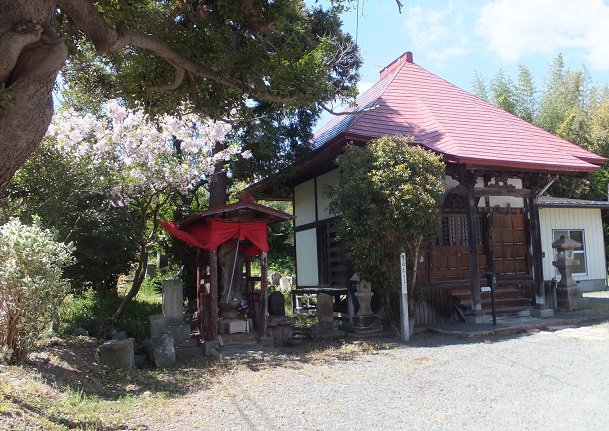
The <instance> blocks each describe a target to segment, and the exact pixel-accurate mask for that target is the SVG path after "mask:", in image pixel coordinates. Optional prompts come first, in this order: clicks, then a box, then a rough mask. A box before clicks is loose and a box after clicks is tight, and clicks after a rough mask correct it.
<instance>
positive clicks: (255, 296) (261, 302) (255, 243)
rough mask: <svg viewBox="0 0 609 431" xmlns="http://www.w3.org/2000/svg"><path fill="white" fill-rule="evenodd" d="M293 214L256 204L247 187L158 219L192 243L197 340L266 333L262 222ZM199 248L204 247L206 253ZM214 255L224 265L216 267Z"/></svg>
mask: <svg viewBox="0 0 609 431" xmlns="http://www.w3.org/2000/svg"><path fill="white" fill-rule="evenodd" d="M293 218H294V217H293V216H292V215H291V214H288V213H285V212H283V211H279V210H276V209H274V208H270V207H267V206H264V205H260V204H257V203H256V202H254V199H253V198H252V196H251V195H250V194H248V193H246V194H244V195H242V196H241V197H240V199H239V201H238V202H236V203H233V204H228V205H224V206H221V207H217V208H212V209H209V210H205V211H201V212H198V213H195V214H193V215H191V216H190V217H188V218H187V219H186V220H184V222H182V223H181V224H180V225H179V226H178V225H175V224H174V223H171V222H161V225H162V226H163V227H164V228H165V229H166V230H167V231H168V232H169V233H170V234H171V235H172V236H174V237H175V238H178V239H180V240H182V241H184V242H186V243H187V244H188V245H190V246H192V247H195V248H196V249H197V278H196V283H197V324H198V328H199V334H200V335H199V336H200V338H201V341H203V342H205V343H209V342H216V341H217V340H219V337H218V336H219V335H220V339H223V340H224V339H227V340H228V339H234V341H235V343H238V342H239V340H242V341H244V342H245V341H250V339H251V338H252V337H253V338H254V339H256V338H257V339H258V341H262V340H264V339H266V338H267V337H268V336H269V334H268V314H267V313H268V275H267V274H268V267H267V253H268V250H269V244H268V240H267V227H268V226H269V225H271V224H274V223H280V222H284V221H287V220H291V219H293ZM203 250H209V259H205V255H204V253H205V252H204V251H203ZM219 256H222V258H221V259H219ZM258 256H259V257H260V276H253V275H252V262H253V261H254V260H255V259H256V257H258ZM219 260H221V261H223V262H224V263H225V265H226V266H223V267H220V265H219ZM227 262H228V264H227ZM244 266H245V272H244V270H243V268H244Z"/></svg>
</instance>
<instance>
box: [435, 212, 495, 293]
mask: <svg viewBox="0 0 609 431" xmlns="http://www.w3.org/2000/svg"><path fill="white" fill-rule="evenodd" d="M477 226H478V233H479V235H478V236H479V238H480V240H479V244H478V245H477V252H478V265H479V268H480V272H481V273H484V272H485V271H486V254H485V252H484V245H483V244H484V243H483V238H484V235H483V234H482V231H481V227H482V222H481V219H480V218H479V217H478V218H477ZM431 255H432V262H431V270H432V279H433V281H443V280H458V279H467V278H468V277H469V241H468V237H467V220H466V217H465V215H464V214H446V215H443V216H442V218H441V220H440V232H439V235H438V238H437V239H436V243H435V244H434V246H433V248H432V253H431Z"/></svg>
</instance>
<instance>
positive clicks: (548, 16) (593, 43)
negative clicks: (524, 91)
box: [476, 0, 609, 70]
mask: <svg viewBox="0 0 609 431" xmlns="http://www.w3.org/2000/svg"><path fill="white" fill-rule="evenodd" d="M476 31H477V33H478V34H479V35H480V36H482V38H483V39H484V40H485V41H486V43H487V46H488V49H489V50H490V51H492V52H494V53H496V54H497V55H498V56H499V57H500V58H502V59H503V60H507V61H518V60H520V59H521V58H523V57H525V56H528V55H533V54H544V55H550V56H551V55H556V54H558V53H559V52H564V51H565V50H568V49H575V50H576V51H577V52H579V53H580V55H582V56H583V57H584V58H585V59H586V60H587V61H588V62H589V63H590V66H591V67H592V68H593V69H596V70H609V55H608V54H609V52H608V45H609V5H606V4H604V3H603V0H577V1H575V0H527V1H526V2H523V1H521V0H493V1H490V2H488V3H487V4H486V5H484V6H483V7H482V8H481V9H480V14H479V16H478V20H477V23H476Z"/></svg>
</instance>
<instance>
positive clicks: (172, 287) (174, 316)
mask: <svg viewBox="0 0 609 431" xmlns="http://www.w3.org/2000/svg"><path fill="white" fill-rule="evenodd" d="M183 307H184V292H183V288H182V280H165V281H164V282H163V316H165V324H166V325H180V324H182V321H183V319H184V309H183Z"/></svg>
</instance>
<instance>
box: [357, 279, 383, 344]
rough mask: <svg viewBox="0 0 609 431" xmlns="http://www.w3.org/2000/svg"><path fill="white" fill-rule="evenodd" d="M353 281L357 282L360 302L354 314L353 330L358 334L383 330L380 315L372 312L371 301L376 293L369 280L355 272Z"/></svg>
mask: <svg viewBox="0 0 609 431" xmlns="http://www.w3.org/2000/svg"><path fill="white" fill-rule="evenodd" d="M351 281H353V282H355V287H356V291H355V293H354V294H355V297H356V298H357V302H358V303H359V309H358V311H357V314H356V315H355V316H353V326H352V329H353V332H355V333H356V334H376V333H378V332H382V330H383V325H381V322H380V319H379V317H378V316H377V315H376V314H374V313H373V312H372V308H371V307H370V301H371V299H372V296H373V295H374V293H373V292H372V286H371V285H370V282H369V281H366V280H361V279H360V278H359V275H357V274H355V275H354V276H353V277H351Z"/></svg>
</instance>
